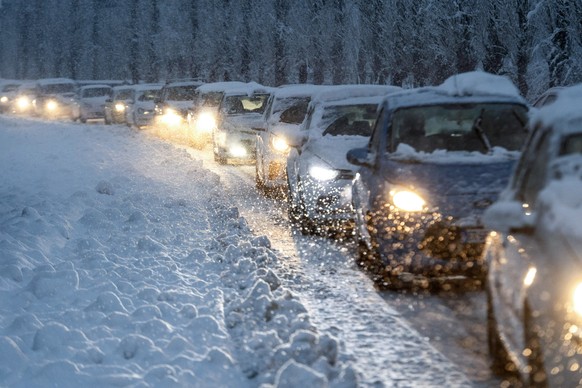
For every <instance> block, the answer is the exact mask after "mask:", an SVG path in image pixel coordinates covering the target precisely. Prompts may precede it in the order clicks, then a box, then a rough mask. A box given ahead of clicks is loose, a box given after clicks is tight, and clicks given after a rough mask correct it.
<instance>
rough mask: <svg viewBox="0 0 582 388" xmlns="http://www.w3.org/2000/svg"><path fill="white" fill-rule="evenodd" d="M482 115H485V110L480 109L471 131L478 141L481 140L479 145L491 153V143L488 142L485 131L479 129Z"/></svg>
mask: <svg viewBox="0 0 582 388" xmlns="http://www.w3.org/2000/svg"><path fill="white" fill-rule="evenodd" d="M483 113H485V109H481V113H479V116H477V118H476V119H475V121H473V127H472V128H471V129H472V130H473V131H474V132H475V133H476V134H477V137H479V140H481V143H483V145H484V146H485V149H486V150H487V152H488V153H489V152H491V142H490V141H489V138H488V137H487V135H486V134H485V131H484V130H483V128H482V127H481V122H482V121H483Z"/></svg>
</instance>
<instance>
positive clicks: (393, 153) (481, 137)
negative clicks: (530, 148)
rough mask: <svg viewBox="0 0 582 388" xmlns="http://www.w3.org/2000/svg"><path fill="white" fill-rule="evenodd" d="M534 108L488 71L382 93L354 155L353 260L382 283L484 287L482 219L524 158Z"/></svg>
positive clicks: (391, 285) (399, 285)
mask: <svg viewBox="0 0 582 388" xmlns="http://www.w3.org/2000/svg"><path fill="white" fill-rule="evenodd" d="M528 111H529V105H528V104H527V102H526V101H525V100H524V99H523V98H522V97H521V96H520V94H519V92H518V90H517V88H516V87H515V86H514V85H513V83H511V81H510V80H509V79H507V78H505V77H501V76H496V75H492V74H489V73H485V72H469V73H462V74H458V75H455V76H452V77H450V78H449V79H447V80H446V81H445V82H444V83H443V84H442V85H440V86H437V87H432V88H421V89H413V90H408V91H403V92H400V93H394V94H391V95H389V96H387V97H386V99H385V100H384V101H383V103H382V105H381V107H380V110H379V112H378V122H377V125H376V127H375V128H374V132H373V134H372V136H371V138H370V142H369V143H368V145H367V147H365V148H358V149H353V150H350V152H349V153H348V160H349V161H350V163H352V164H354V165H357V166H360V168H359V169H358V173H357V175H356V177H355V179H354V182H353V187H352V203H353V207H354V209H355V212H356V225H355V236H356V239H357V243H358V255H359V257H358V260H357V262H358V264H359V265H361V266H362V267H364V268H365V269H367V270H368V271H369V272H370V273H371V276H372V277H373V279H374V280H375V281H376V282H377V284H378V285H379V286H387V287H391V288H397V287H403V286H414V287H429V286H432V285H438V284H441V283H442V282H445V283H444V284H446V286H449V285H450V284H451V282H454V283H460V285H469V284H471V285H472V286H474V285H482V283H483V281H484V280H485V275H486V268H485V265H484V263H483V260H482V258H481V252H482V249H483V246H484V242H485V238H486V235H487V233H486V230H485V229H484V228H483V225H482V222H481V219H480V217H481V215H482V213H483V211H484V210H485V209H486V208H487V207H488V206H489V205H490V204H491V203H493V201H495V200H496V199H497V197H498V195H499V193H500V192H501V191H502V190H503V188H504V187H505V185H506V184H507V182H508V180H509V177H510V174H511V171H512V169H513V167H514V164H515V161H516V160H517V159H518V158H519V155H520V150H521V148H522V146H523V144H524V141H525V138H526V137H527V129H526V122H527V116H528Z"/></svg>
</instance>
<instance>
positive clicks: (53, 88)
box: [42, 83, 75, 94]
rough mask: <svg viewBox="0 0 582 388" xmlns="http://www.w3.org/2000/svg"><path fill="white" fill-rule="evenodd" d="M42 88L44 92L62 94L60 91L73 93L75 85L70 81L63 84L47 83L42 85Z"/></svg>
mask: <svg viewBox="0 0 582 388" xmlns="http://www.w3.org/2000/svg"><path fill="white" fill-rule="evenodd" d="M42 90H43V92H44V93H46V94H62V93H74V92H75V85H74V84H71V83H63V84H48V85H44V86H43V87H42Z"/></svg>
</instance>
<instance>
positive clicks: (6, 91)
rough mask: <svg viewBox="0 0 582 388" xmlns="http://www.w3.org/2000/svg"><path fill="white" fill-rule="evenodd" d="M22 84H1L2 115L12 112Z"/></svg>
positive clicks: (0, 103) (0, 107)
mask: <svg viewBox="0 0 582 388" xmlns="http://www.w3.org/2000/svg"><path fill="white" fill-rule="evenodd" d="M20 84H21V82H16V81H7V82H2V83H0V113H6V112H10V111H11V110H12V104H13V102H14V99H15V97H16V93H17V91H18V87H19V86H20Z"/></svg>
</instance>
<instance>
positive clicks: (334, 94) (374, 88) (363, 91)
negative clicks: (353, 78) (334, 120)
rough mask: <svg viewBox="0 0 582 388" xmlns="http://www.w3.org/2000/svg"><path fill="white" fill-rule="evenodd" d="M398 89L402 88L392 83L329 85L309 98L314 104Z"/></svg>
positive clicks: (376, 94)
mask: <svg viewBox="0 0 582 388" xmlns="http://www.w3.org/2000/svg"><path fill="white" fill-rule="evenodd" d="M400 90H402V89H401V88H400V87H398V86H392V85H368V84H356V85H330V86H327V87H326V88H325V89H324V90H322V91H320V92H319V93H317V94H316V95H314V96H313V98H312V99H311V104H312V105H314V106H315V105H320V104H326V103H328V102H330V101H336V100H344V99H346V98H350V97H352V98H356V97H373V96H386V95H388V94H390V93H394V92H397V91H400Z"/></svg>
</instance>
